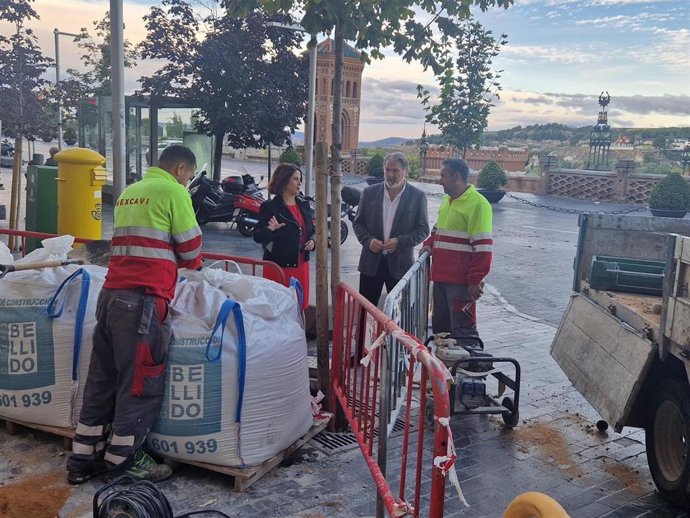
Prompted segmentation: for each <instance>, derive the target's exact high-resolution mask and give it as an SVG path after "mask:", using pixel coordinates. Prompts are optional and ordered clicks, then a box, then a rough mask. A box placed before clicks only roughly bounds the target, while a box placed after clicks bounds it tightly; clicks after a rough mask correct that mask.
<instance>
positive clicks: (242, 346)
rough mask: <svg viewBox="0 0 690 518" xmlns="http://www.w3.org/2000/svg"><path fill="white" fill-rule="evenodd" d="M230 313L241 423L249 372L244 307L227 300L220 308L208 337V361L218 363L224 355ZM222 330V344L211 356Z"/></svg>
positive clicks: (236, 417) (236, 413) (237, 416)
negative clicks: (214, 343) (235, 348)
mask: <svg viewBox="0 0 690 518" xmlns="http://www.w3.org/2000/svg"><path fill="white" fill-rule="evenodd" d="M230 313H232V314H233V317H234V320H235V329H237V385H238V388H237V411H236V412H235V422H236V423H239V422H240V416H241V415H242V401H243V400H244V379H245V373H246V371H247V340H246V338H245V335H244V318H243V317H242V307H241V306H240V304H239V302H236V301H234V300H226V301H225V302H223V305H222V306H221V307H220V311H219V312H218V316H217V317H216V323H215V324H214V326H213V331H211V336H209V337H208V342H207V343H206V359H207V360H208V361H209V362H217V361H219V360H220V356H221V354H222V353H223V334H224V333H225V326H226V324H227V321H228V317H229V316H230ZM218 329H220V343H219V345H218V351H217V352H216V354H215V356H213V357H212V356H211V350H212V344H213V338H214V337H215V336H216V333H217V332H218Z"/></svg>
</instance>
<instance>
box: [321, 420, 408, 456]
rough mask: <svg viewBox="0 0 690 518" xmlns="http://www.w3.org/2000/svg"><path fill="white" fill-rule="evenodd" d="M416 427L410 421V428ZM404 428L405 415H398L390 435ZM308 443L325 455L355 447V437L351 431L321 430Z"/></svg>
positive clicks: (397, 433)
mask: <svg viewBox="0 0 690 518" xmlns="http://www.w3.org/2000/svg"><path fill="white" fill-rule="evenodd" d="M415 427H416V423H414V422H413V421H410V430H413V429H414V428H415ZM404 430H405V417H404V416H402V417H398V419H396V420H395V423H394V424H393V433H391V437H395V436H396V435H399V434H401V433H402V432H403V431H404ZM374 437H378V430H374ZM309 443H310V445H311V446H313V447H314V448H316V449H317V450H319V451H320V452H322V453H325V454H326V455H334V454H336V453H343V452H346V451H350V450H353V449H355V448H357V438H356V437H355V435H354V434H353V433H352V432H327V431H323V432H320V433H318V434H317V435H315V436H314V437H313V438H312V439H311V441H309Z"/></svg>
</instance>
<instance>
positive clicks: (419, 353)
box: [329, 283, 455, 518]
mask: <svg viewBox="0 0 690 518" xmlns="http://www.w3.org/2000/svg"><path fill="white" fill-rule="evenodd" d="M335 315H336V316H335V325H334V329H333V358H332V363H331V384H332V386H331V391H330V407H329V408H330V409H334V408H335V405H336V402H337V404H338V405H340V407H341V408H342V410H343V413H344V414H345V417H346V419H347V421H348V423H349V425H350V428H351V429H352V432H353V433H354V435H355V437H356V438H357V442H358V443H359V446H360V449H361V450H362V453H363V454H364V459H365V461H366V463H367V465H368V466H369V469H370V471H371V473H372V475H373V478H374V482H375V484H376V488H377V491H378V494H379V496H380V501H382V502H383V506H385V509H386V510H387V511H388V513H389V515H390V516H408V515H411V516H414V517H415V518H416V517H419V516H420V511H421V510H420V499H421V496H422V473H423V472H426V473H430V474H431V488H430V491H428V490H427V491H428V493H427V492H425V494H424V497H425V498H426V497H427V495H428V498H429V510H428V512H424V513H422V514H421V516H424V517H425V518H426V517H429V518H442V517H443V506H444V498H445V485H446V481H445V475H446V473H448V472H451V477H450V478H451V479H452V478H454V475H455V471H454V468H453V463H454V461H455V455H454V448H453V446H452V436H449V433H450V428H449V427H448V419H449V415H450V406H449V398H448V386H447V383H446V381H447V379H448V371H447V369H446V368H445V366H443V364H441V363H440V362H439V361H438V360H437V359H436V358H434V357H432V356H431V354H429V352H428V351H427V350H426V348H425V347H424V345H423V344H422V343H421V342H420V341H419V340H418V339H417V338H415V337H414V336H412V335H410V334H407V333H405V332H404V331H403V330H402V329H400V327H398V326H397V325H396V324H395V323H394V322H393V321H392V320H390V319H389V318H388V317H387V316H386V315H385V314H384V313H383V312H381V311H380V310H379V309H378V308H376V307H375V306H374V305H373V304H371V303H370V302H368V301H367V300H366V299H364V297H362V296H361V295H360V294H359V293H357V292H356V291H355V290H354V289H352V288H351V287H349V286H347V285H346V284H344V283H340V285H339V286H338V292H337V302H336V310H335ZM360 318H365V319H366V320H365V325H364V329H365V332H364V334H365V336H366V338H365V341H364V343H365V345H366V347H367V352H368V354H367V357H366V358H365V360H364V363H366V365H365V366H364V367H363V368H362V367H360V368H352V367H350V357H351V356H352V355H353V354H354V352H355V347H356V340H357V334H358V330H359V328H360V327H359V322H360ZM386 335H392V336H393V337H394V338H395V339H396V340H398V341H399V342H400V343H401V344H403V346H404V347H405V350H406V352H407V353H408V354H409V368H408V369H407V371H406V373H405V376H406V377H407V388H408V390H407V398H406V404H405V408H404V422H405V423H404V431H403V436H402V443H401V444H400V445H399V452H400V457H399V458H400V459H401V460H402V462H401V466H400V472H399V474H398V473H396V474H395V475H393V476H390V477H387V476H386V475H385V473H384V471H383V470H382V469H381V467H380V464H379V463H378V462H377V461H376V457H375V455H376V453H375V443H377V437H378V434H379V433H382V434H385V433H386V429H387V423H386V422H380V419H379V413H378V408H377V407H378V406H379V405H380V399H381V385H380V380H386V379H390V377H389V376H386V372H383V371H382V370H381V369H382V366H383V367H384V368H388V367H386V366H385V364H386V361H385V358H384V356H385V349H384V348H385V337H386ZM418 367H421V380H420V382H419V389H418V390H415V387H416V385H417V382H416V381H415V380H414V373H415V369H416V368H418ZM427 387H429V388H430V389H431V390H432V392H433V402H434V410H433V411H434V416H435V426H434V435H433V451H432V453H431V458H429V455H428V450H429V448H428V447H427V448H426V450H427V455H426V456H425V448H424V446H425V442H424V431H425V429H424V421H425V407H426V402H427V397H426V396H427ZM413 392H415V393H418V400H419V401H418V403H419V405H418V406H417V405H416V404H413V399H412V393H413ZM415 403H416V401H415ZM415 413H417V414H418V415H415ZM413 418H415V420H416V425H412V422H413V421H412V419H413ZM413 428H414V429H413ZM414 435H416V450H415V448H414V446H415V445H414V444H413V442H412V441H413V440H414V439H413V437H414ZM428 446H429V445H428ZM388 447H389V451H391V453H394V454H395V455H397V451H395V452H394V451H393V450H392V449H391V446H390V443H389V446H388ZM411 450H412V451H411ZM415 451H416V454H415ZM396 458H397V457H396ZM408 467H409V469H408ZM408 471H410V472H411V473H412V476H411V477H410V480H413V482H409V483H408V482H407V480H408ZM387 479H395V480H399V481H400V482H399V489H398V491H395V490H394V489H392V488H391V486H390V483H389V482H388V480H387ZM425 489H426V488H425ZM396 493H397V494H396ZM410 493H411V496H410ZM377 512H378V514H379V515H382V509H380V508H379V509H378V510H377Z"/></svg>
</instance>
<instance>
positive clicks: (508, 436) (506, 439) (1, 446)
mask: <svg viewBox="0 0 690 518" xmlns="http://www.w3.org/2000/svg"><path fill="white" fill-rule="evenodd" d="M478 318H479V325H480V333H481V335H482V337H483V338H484V341H485V343H486V349H487V351H489V352H491V353H493V354H494V355H505V356H512V357H515V358H516V359H517V360H518V361H520V363H521V365H522V375H523V381H522V394H521V403H520V423H519V425H518V426H517V427H516V428H515V429H514V430H512V431H510V430H507V429H505V428H504V426H503V424H502V421H501V419H500V417H498V416H460V415H458V416H454V417H453V418H452V420H451V429H452V432H453V437H454V441H455V445H456V448H457V452H458V461H457V468H458V475H459V479H460V483H461V486H462V488H463V491H464V493H465V496H466V498H467V500H468V501H469V503H470V508H469V509H465V508H464V507H463V506H462V504H461V503H460V501H459V499H458V496H457V495H456V494H455V492H454V491H453V489H452V487H450V486H448V488H447V492H446V497H447V499H446V512H445V516H446V517H449V518H450V517H471V518H484V517H487V518H488V517H491V518H496V517H499V516H501V515H502V512H503V510H504V509H505V507H506V506H507V504H508V503H509V502H510V501H511V500H512V498H514V497H515V496H517V495H518V494H520V493H522V492H525V491H541V492H544V493H546V494H549V495H550V496H552V497H554V498H556V499H557V500H558V501H559V502H560V503H561V504H562V505H563V506H564V507H565V509H566V510H567V511H568V512H569V513H570V515H571V517H572V518H595V517H602V518H604V517H606V518H636V517H645V518H666V517H669V518H671V517H673V518H681V517H684V516H688V514H687V513H685V512H682V511H678V510H675V509H673V508H671V507H670V506H668V505H667V504H665V503H664V502H663V500H661V498H660V497H659V496H658V495H657V494H656V493H655V491H654V486H653V485H652V482H651V477H650V475H649V470H648V468H647V463H646V456H645V453H644V434H643V433H642V432H641V431H639V430H633V429H626V430H624V432H623V433H621V434H617V433H613V432H612V431H609V432H608V433H601V432H598V431H597V430H596V428H595V427H594V426H593V425H594V423H595V421H596V419H598V417H597V415H596V414H595V413H594V411H593V410H592V409H591V408H590V407H589V406H588V405H587V404H586V403H585V402H584V400H583V399H582V397H581V396H580V395H579V394H578V393H577V392H576V391H575V390H574V389H573V388H572V386H571V385H570V383H569V382H568V380H567V379H566V378H565V376H564V375H563V374H562V372H561V371H560V369H559V368H558V367H557V366H556V364H555V363H554V362H553V360H552V359H551V357H550V356H549V353H548V351H549V346H550V343H551V339H552V337H553V335H554V332H555V327H554V326H553V325H551V324H548V323H544V322H541V321H538V320H536V319H534V318H531V317H529V316H527V315H523V314H521V313H519V312H517V311H516V310H514V309H513V308H511V307H510V306H506V304H505V302H504V301H501V299H500V298H499V296H498V294H497V293H496V292H495V291H494V290H491V289H489V290H488V293H487V294H486V295H485V296H484V297H483V298H482V299H481V303H480V305H479V317H478ZM398 442H399V441H398ZM426 443H427V445H428V444H429V440H428V436H427V441H426ZM391 450H392V452H393V453H392V454H391V460H390V462H389V464H390V466H389V473H390V474H391V475H390V478H391V480H393V481H396V476H395V475H394V473H395V468H396V467H399V462H398V463H397V464H396V463H395V462H394V459H393V458H392V457H394V456H395V455H396V453H395V451H396V449H395V440H393V441H392V446H391ZM64 461H65V452H64V451H63V450H62V447H61V441H60V440H58V439H56V438H55V437H52V436H50V435H47V434H43V433H40V432H30V433H28V432H23V433H20V434H18V435H15V436H9V435H7V433H6V432H5V430H4V429H0V483H1V484H3V485H6V484H11V483H13V482H16V481H21V480H25V479H30V478H31V477H34V476H36V474H40V473H50V472H56V473H61V472H63V470H64ZM101 483H102V482H100V481H91V482H89V483H86V484H84V485H82V486H78V487H76V488H73V489H72V492H71V494H70V496H69V498H68V499H67V501H66V503H65V505H64V507H63V508H62V510H61V511H60V513H59V514H58V516H59V517H60V518H86V517H88V516H91V514H90V511H89V509H90V501H91V498H92V496H93V493H94V492H95V491H96V490H97V489H98V487H99V486H100V485H101ZM423 487H428V473H426V472H425V476H424V485H423ZM160 488H161V489H162V490H163V491H164V492H165V494H166V495H167V496H168V498H169V499H170V501H171V503H172V506H173V509H174V510H175V512H176V514H179V513H181V512H182V511H183V510H188V511H191V510H200V509H210V508H215V509H219V510H222V511H223V512H225V513H227V514H228V515H230V516H233V517H234V516H237V517H240V516H262V518H269V517H302V518H317V517H331V516H332V517H343V518H350V517H363V516H373V515H374V514H375V493H374V490H373V483H372V479H371V475H370V474H369V472H368V469H367V467H366V465H365V463H364V461H363V459H362V456H361V454H360V452H359V449H352V450H350V451H347V452H344V453H339V454H336V455H332V456H328V455H325V454H324V453H322V452H321V451H319V450H318V449H316V448H315V447H313V445H312V444H311V443H310V444H309V445H307V446H306V447H304V448H302V449H301V450H300V451H298V452H297V454H296V455H295V456H293V457H292V458H290V459H289V460H287V461H285V462H284V463H283V464H282V465H281V466H279V467H278V468H276V469H274V470H273V471H272V472H270V473H269V474H268V475H266V476H265V477H264V478H262V479H261V480H260V481H258V482H257V483H256V484H254V485H253V486H251V487H250V488H249V490H248V491H247V492H246V493H233V492H232V491H230V483H229V480H228V479H227V477H225V476H223V475H219V474H216V473H211V472H207V471H204V470H202V469H199V468H194V467H191V466H184V465H183V466H181V467H180V468H179V469H178V471H177V474H176V476H175V477H174V478H173V479H171V480H170V481H167V482H164V483H162V484H160ZM0 494H1V489H0ZM427 494H428V493H427ZM423 503H426V502H423ZM427 508H428V505H426V506H425V507H423V509H427Z"/></svg>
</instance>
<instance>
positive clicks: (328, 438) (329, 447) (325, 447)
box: [309, 432, 357, 455]
mask: <svg viewBox="0 0 690 518" xmlns="http://www.w3.org/2000/svg"><path fill="white" fill-rule="evenodd" d="M309 443H310V445H311V446H314V447H315V448H316V449H317V450H319V451H321V452H322V453H325V454H326V455H333V454H335V453H343V452H345V451H350V450H354V449H355V448H356V447H357V439H355V436H354V434H352V433H339V432H319V433H318V434H316V435H315V436H314V437H312V439H311V441H309Z"/></svg>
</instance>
